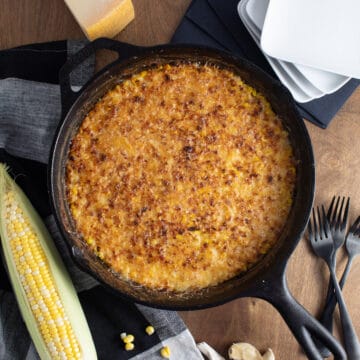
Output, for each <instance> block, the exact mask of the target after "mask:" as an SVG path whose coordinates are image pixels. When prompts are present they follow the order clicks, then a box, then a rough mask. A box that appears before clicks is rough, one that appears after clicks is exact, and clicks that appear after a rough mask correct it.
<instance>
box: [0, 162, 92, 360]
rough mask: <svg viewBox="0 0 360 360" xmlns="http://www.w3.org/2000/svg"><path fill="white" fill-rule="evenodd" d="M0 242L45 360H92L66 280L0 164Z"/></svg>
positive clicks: (50, 244)
mask: <svg viewBox="0 0 360 360" xmlns="http://www.w3.org/2000/svg"><path fill="white" fill-rule="evenodd" d="M0 237H1V246H2V251H3V254H4V258H5V261H6V266H7V269H8V273H9V277H10V280H11V283H12V287H13V290H14V293H15V296H16V299H17V302H18V305H19V308H20V311H21V314H22V317H23V319H24V321H25V324H26V326H27V328H28V330H29V333H30V335H31V338H32V340H33V342H34V344H35V347H36V350H37V351H38V353H39V356H40V358H41V359H42V360H44V359H61V360H63V359H72V360H73V359H74V360H75V359H83V360H93V359H97V356H96V351H95V347H94V343H93V340H92V337H91V334H90V330H89V328H88V325H87V322H86V319H85V316H84V313H83V311H82V308H81V305H80V302H79V299H78V297H77V293H76V291H75V288H74V286H73V284H72V282H71V279H70V277H69V275H68V273H67V271H66V269H65V266H64V264H63V262H62V260H61V258H60V256H59V254H58V252H57V249H56V248H55V246H54V244H53V242H52V239H51V237H50V234H49V233H48V231H47V229H46V227H45V226H44V224H43V223H42V221H41V219H40V217H39V215H38V214H37V213H36V211H35V210H34V208H33V207H32V205H31V203H30V202H29V200H28V199H27V197H26V196H25V194H24V193H23V192H22V191H21V189H20V188H19V187H18V186H17V185H16V183H15V182H14V181H13V180H12V179H11V178H10V176H9V175H8V174H7V169H6V167H5V165H4V164H1V163H0Z"/></svg>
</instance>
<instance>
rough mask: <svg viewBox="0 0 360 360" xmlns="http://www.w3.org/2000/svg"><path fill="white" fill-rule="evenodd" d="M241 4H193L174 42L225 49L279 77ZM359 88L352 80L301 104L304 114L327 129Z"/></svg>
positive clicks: (206, 0)
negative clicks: (251, 30) (245, 20)
mask: <svg viewBox="0 0 360 360" xmlns="http://www.w3.org/2000/svg"><path fill="white" fill-rule="evenodd" d="M238 3H239V0H226V1H223V0H193V2H192V3H191V5H190V7H189V9H188V11H187V13H186V15H185V17H184V20H183V21H182V22H181V24H180V26H179V28H178V29H177V30H176V32H175V34H174V36H173V39H172V42H175V43H193V44H199V45H206V46H213V47H216V48H220V49H221V48H224V49H226V50H228V51H230V52H232V53H233V54H235V55H238V56H242V57H244V58H246V59H248V60H250V61H252V62H254V63H255V64H256V65H258V66H260V67H261V68H263V69H264V70H265V71H266V72H268V73H269V74H270V75H271V76H273V77H276V75H275V74H274V72H273V71H272V69H271V67H270V65H269V64H268V62H267V61H266V59H265V57H264V56H263V54H262V53H261V51H260V50H259V48H258V47H257V45H256V44H255V42H254V41H253V40H252V38H251V36H250V35H249V34H248V32H247V30H246V28H245V27H244V25H243V24H242V21H241V20H240V18H239V15H238V12H237V5H238ZM194 29H196V30H194ZM358 84H359V81H358V80H355V79H352V80H350V81H349V82H348V83H347V84H346V85H345V86H343V87H342V88H341V89H340V90H338V91H337V92H335V93H333V94H330V95H325V96H323V97H322V98H320V99H316V100H313V101H310V102H308V103H304V104H298V109H299V111H300V114H301V115H302V116H303V117H304V118H305V119H307V120H309V121H311V122H313V123H314V124H316V125H317V126H320V127H322V128H326V127H327V126H328V125H329V123H330V121H331V120H332V119H333V117H334V116H335V115H336V113H337V112H338V111H339V109H340V108H341V106H342V105H343V104H344V103H345V101H346V100H347V99H348V98H349V97H350V96H351V94H352V93H353V92H354V90H355V89H356V88H357V86H358Z"/></svg>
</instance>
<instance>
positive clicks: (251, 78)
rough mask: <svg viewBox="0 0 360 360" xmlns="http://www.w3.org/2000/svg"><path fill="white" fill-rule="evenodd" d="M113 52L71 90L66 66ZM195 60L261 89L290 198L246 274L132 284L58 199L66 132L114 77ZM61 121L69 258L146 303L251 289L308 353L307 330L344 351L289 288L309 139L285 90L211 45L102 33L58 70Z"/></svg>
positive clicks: (180, 304)
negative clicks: (284, 158)
mask: <svg viewBox="0 0 360 360" xmlns="http://www.w3.org/2000/svg"><path fill="white" fill-rule="evenodd" d="M104 48H105V49H110V50H114V51H116V52H117V53H118V54H119V59H117V60H116V61H115V62H113V63H112V64H110V65H108V66H106V67H105V68H104V69H103V70H102V71H101V72H99V73H98V74H97V75H96V76H94V77H93V78H92V79H91V80H90V81H89V82H88V83H87V84H86V85H85V86H84V87H83V88H82V89H81V90H80V91H79V92H78V93H75V92H73V91H72V90H71V87H70V73H71V71H72V70H74V69H75V68H76V67H77V66H78V65H79V64H80V63H81V62H83V61H84V60H85V59H86V58H88V57H89V56H90V55H92V54H93V53H94V52H95V51H96V50H97V49H104ZM179 61H196V62H200V63H205V62H208V63H212V64H216V65H218V66H220V67H225V68H227V69H230V70H232V71H234V72H235V73H237V74H239V75H240V76H241V77H242V79H243V80H245V81H246V82H247V83H248V84H250V85H251V86H253V87H254V88H255V89H257V90H258V91H260V92H261V93H262V94H264V95H265V96H266V97H267V99H268V100H269V101H270V103H271V105H272V107H273V109H274V110H275V112H276V113H277V114H278V115H280V117H281V118H282V119H283V122H284V125H285V127H286V128H287V130H288V131H289V134H290V140H291V142H292V145H293V148H294V152H295V157H296V159H297V179H296V192H295V196H294V202H293V206H292V209H291V212H290V215H289V218H288V220H287V223H286V225H285V228H284V231H283V233H282V235H281V238H280V240H279V241H278V243H277V245H276V246H275V247H274V248H273V249H272V250H271V251H270V252H269V253H268V254H267V255H266V256H265V257H264V258H263V260H262V261H260V262H259V263H258V264H257V265H256V266H255V267H253V268H252V269H251V270H250V271H248V272H247V273H246V274H244V275H241V276H238V277H236V278H233V279H231V280H229V281H226V282H224V283H221V284H219V285H217V286H214V287H209V288H206V289H204V290H201V291H193V292H191V293H189V294H186V295H184V294H180V295H179V294H169V293H165V292H159V291H154V290H151V289H146V288H143V287H141V286H139V285H136V284H133V283H131V282H129V281H126V280H124V279H122V278H121V277H119V276H117V275H116V274H115V273H113V272H112V271H111V270H109V269H108V268H107V267H106V266H105V265H104V264H103V263H102V262H101V261H100V260H99V259H98V258H96V257H95V256H94V255H93V254H92V253H91V252H89V251H88V249H87V247H86V245H85V243H84V241H83V240H82V238H81V237H80V236H79V234H78V233H77V232H76V229H75V226H74V223H73V221H72V219H71V216H70V213H69V209H68V206H67V202H66V189H65V163H66V160H67V155H68V150H69V145H70V142H71V139H72V138H73V136H74V135H75V134H76V132H77V129H78V127H79V125H80V123H81V121H82V119H83V118H84V116H85V115H86V114H87V113H88V112H89V111H90V109H91V108H92V106H93V105H94V103H95V102H96V101H97V100H98V99H99V98H101V97H102V95H103V94H105V93H106V92H107V91H108V90H109V89H111V88H112V87H113V86H114V85H115V84H117V83H118V82H119V81H121V79H123V78H124V77H127V76H131V74H133V73H135V72H138V71H139V70H141V69H143V68H146V67H148V66H152V65H154V64H161V63H168V62H179ZM60 84H61V97H62V110H63V121H62V123H61V124H60V126H59V128H58V130H57V134H56V136H55V140H54V143H53V148H52V152H51V155H50V167H49V189H50V198H51V201H52V206H53V210H54V214H55V218H56V220H57V223H58V225H59V227H60V229H61V231H62V233H63V235H64V238H65V240H66V242H67V243H68V245H69V247H70V249H71V253H72V255H73V258H74V260H75V261H76V263H77V264H78V265H79V266H80V267H81V268H83V269H84V270H85V271H87V272H88V273H90V274H91V275H93V276H94V277H95V278H97V279H98V280H99V281H100V282H101V283H103V284H105V285H106V286H108V287H110V288H111V289H112V290H114V291H115V292H116V293H117V294H118V295H120V296H121V297H123V298H125V299H127V300H131V301H134V302H137V303H142V304H146V305H149V306H152V307H158V308H166V309H172V310H185V309H187V310H189V309H200V308H206V307H211V306H216V305H219V304H222V303H225V302H227V301H230V300H232V299H235V298H238V297H245V296H246V297H248V296H252V297H258V298H262V299H264V300H267V301H269V302H270V303H271V304H272V305H273V306H275V307H276V308H277V309H278V311H279V312H280V313H281V315H282V316H283V318H284V320H285V321H286V322H287V324H288V326H289V327H290V329H291V331H292V332H293V333H294V335H295V336H296V338H297V340H298V341H299V343H300V344H301V345H302V347H303V349H304V351H305V353H306V354H307V356H308V357H309V358H311V359H322V357H321V355H320V353H319V352H318V351H317V349H316V347H315V345H314V342H313V340H312V337H311V336H312V335H314V336H315V337H317V338H319V339H321V341H322V343H323V344H324V345H326V346H327V347H328V348H330V349H332V352H333V353H334V354H335V356H336V358H338V359H345V358H346V356H345V353H344V351H343V350H342V348H341V346H340V345H339V344H338V343H337V341H336V340H335V339H334V338H333V337H332V336H331V335H330V334H329V333H328V332H327V331H326V330H325V328H323V327H322V326H321V325H320V324H319V323H318V322H317V321H316V319H314V318H313V317H312V316H311V315H310V314H309V313H308V312H307V311H306V310H305V309H304V308H303V307H302V306H301V305H300V304H299V303H298V302H297V301H296V300H295V299H294V298H293V297H292V295H291V294H290V292H289V290H288V287H287V283H286V276H285V270H286V265H287V262H288V260H289V257H290V255H291V253H292V251H293V250H294V248H295V247H296V245H297V243H298V241H299V240H300V238H301V236H302V234H303V231H304V229H305V227H306V224H307V221H308V218H309V214H310V210H311V207H312V203H313V197H314V183H315V170H314V158H313V153H312V147H311V143H310V139H309V136H308V133H307V131H306V128H305V125H304V123H303V120H302V119H301V117H300V116H299V114H298V112H297V110H296V108H295V104H294V101H293V99H292V97H291V95H290V93H289V92H288V91H287V90H286V89H285V88H284V87H283V86H282V85H281V84H280V83H279V82H278V81H275V80H274V79H273V78H271V77H269V76H268V75H267V74H266V73H264V72H263V71H262V70H260V69H259V68H257V67H256V66H254V65H253V64H251V63H249V62H247V61H245V60H243V59H240V58H236V57H234V56H232V55H230V54H228V53H225V52H221V51H218V50H214V49H210V48H205V47H194V46H187V45H183V46H181V45H180V46H179V45H175V46H172V45H163V46H156V47H152V48H141V47H135V46H132V45H129V44H124V43H119V42H116V41H113V40H109V39H98V40H96V41H94V42H92V43H90V44H89V45H87V46H86V47H85V48H83V49H82V50H81V51H80V52H78V53H77V54H75V55H74V57H73V58H71V59H70V60H69V61H68V62H67V63H66V64H65V65H64V67H63V68H62V69H61V71H60Z"/></svg>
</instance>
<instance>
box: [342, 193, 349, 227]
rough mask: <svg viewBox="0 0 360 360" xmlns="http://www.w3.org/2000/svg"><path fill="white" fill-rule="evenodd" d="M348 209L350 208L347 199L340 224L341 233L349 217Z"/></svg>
mask: <svg viewBox="0 0 360 360" xmlns="http://www.w3.org/2000/svg"><path fill="white" fill-rule="evenodd" d="M349 207H350V198H349V197H348V198H347V201H346V205H345V210H344V216H343V219H342V222H341V224H340V230H341V231H343V230H345V228H346V225H347V222H348V216H349Z"/></svg>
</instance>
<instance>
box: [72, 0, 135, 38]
mask: <svg viewBox="0 0 360 360" xmlns="http://www.w3.org/2000/svg"><path fill="white" fill-rule="evenodd" d="M65 3H66V5H67V6H68V8H69V9H70V11H71V12H72V14H73V15H74V17H75V19H76V21H77V22H78V23H79V25H80V26H81V28H82V30H83V31H84V33H85V35H86V37H87V38H88V39H89V40H94V39H97V38H99V37H109V38H112V37H114V36H115V35H116V34H117V33H119V32H120V31H121V30H122V29H124V27H125V26H126V25H128V24H129V23H130V21H132V20H133V19H134V17H135V13H134V7H133V4H132V2H131V0H65Z"/></svg>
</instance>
